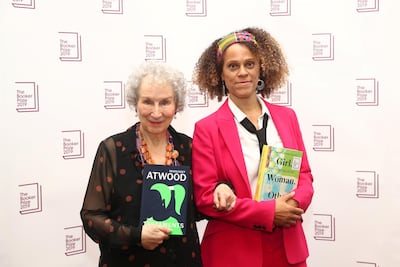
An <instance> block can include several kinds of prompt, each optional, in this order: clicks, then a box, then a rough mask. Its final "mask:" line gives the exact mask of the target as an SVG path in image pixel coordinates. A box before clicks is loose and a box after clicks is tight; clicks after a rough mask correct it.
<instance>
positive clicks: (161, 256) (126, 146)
mask: <svg viewBox="0 0 400 267" xmlns="http://www.w3.org/2000/svg"><path fill="white" fill-rule="evenodd" d="M137 125H138V124H136V125H134V126H132V127H131V128H129V129H128V130H127V131H126V132H123V133H119V134H116V135H113V136H111V137H109V138H107V139H105V140H103V141H102V142H101V143H100V145H99V147H98V150H97V154H96V157H95V160H94V163H93V167H92V171H91V174H90V178H89V183H88V187H87V191H86V195H85V199H84V203H83V207H82V210H81V218H82V222H83V226H84V229H85V231H86V233H87V234H88V235H89V236H90V238H91V239H92V240H93V241H95V242H97V243H98V244H99V247H100V252H101V255H100V261H99V267H125V266H126V267H132V266H146V267H155V266H160V267H161V266H177V267H178V266H182V267H183V266H202V264H201V255H200V245H199V238H198V232H197V228H196V214H197V213H196V210H195V207H194V202H193V190H192V185H190V186H189V195H190V196H191V202H189V207H188V222H190V227H189V228H188V231H187V234H186V235H185V236H182V237H174V236H171V237H170V239H169V240H166V241H164V242H163V243H162V244H161V245H160V246H159V247H157V248H156V249H155V250H153V251H149V250H146V249H144V248H142V247H141V246H140V236H141V226H139V214H140V199H141V189H142V186H141V185H142V181H143V180H142V167H141V163H140V157H139V153H138V150H137V148H136V126H137ZM168 131H169V133H170V134H171V136H172V138H173V143H174V147H175V149H176V150H178V151H179V157H178V160H179V162H180V163H181V164H182V165H188V166H191V164H192V156H191V148H192V140H191V138H190V137H188V136H186V135H184V134H181V133H178V132H176V131H175V130H174V129H173V128H172V127H169V129H168Z"/></svg>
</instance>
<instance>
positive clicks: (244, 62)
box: [221, 43, 260, 100]
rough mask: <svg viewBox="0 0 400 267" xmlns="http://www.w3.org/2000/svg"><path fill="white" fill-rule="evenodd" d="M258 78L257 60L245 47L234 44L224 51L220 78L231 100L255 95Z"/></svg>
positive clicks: (258, 67) (258, 66)
mask: <svg viewBox="0 0 400 267" xmlns="http://www.w3.org/2000/svg"><path fill="white" fill-rule="evenodd" d="M259 77H260V63H259V60H258V58H257V57H256V56H255V55H254V54H252V53H251V51H250V49H249V48H247V46H245V45H243V44H240V43H236V44H232V45H231V46H229V47H228V48H227V49H226V50H225V54H224V65H223V66H222V75H221V78H222V80H224V81H225V86H226V88H228V90H229V94H230V96H231V98H232V99H233V100H234V99H240V98H248V97H250V96H252V95H255V94H256V87H257V82H258V79H259Z"/></svg>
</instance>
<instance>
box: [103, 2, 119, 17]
mask: <svg viewBox="0 0 400 267" xmlns="http://www.w3.org/2000/svg"><path fill="white" fill-rule="evenodd" d="M101 11H102V12H103V13H104V14H123V13H124V12H123V0H103V8H102V9H101Z"/></svg>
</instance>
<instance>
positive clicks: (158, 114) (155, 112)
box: [151, 104, 162, 118]
mask: <svg viewBox="0 0 400 267" xmlns="http://www.w3.org/2000/svg"><path fill="white" fill-rule="evenodd" d="M151 116H152V117H154V118H159V117H161V116H162V112H161V108H160V106H159V105H158V104H156V105H154V107H153V111H152V112H151Z"/></svg>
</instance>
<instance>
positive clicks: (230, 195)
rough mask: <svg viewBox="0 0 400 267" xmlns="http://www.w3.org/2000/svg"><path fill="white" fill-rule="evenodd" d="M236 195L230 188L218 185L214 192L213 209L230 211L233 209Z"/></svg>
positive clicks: (222, 184)
mask: <svg viewBox="0 0 400 267" xmlns="http://www.w3.org/2000/svg"><path fill="white" fill-rule="evenodd" d="M235 204H236V195H235V193H234V192H233V190H232V188H230V187H229V185H227V184H225V183H220V184H219V185H218V186H217V187H216V188H215V190H214V208H215V209H216V210H218V211H230V210H231V209H233V208H234V207H235Z"/></svg>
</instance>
